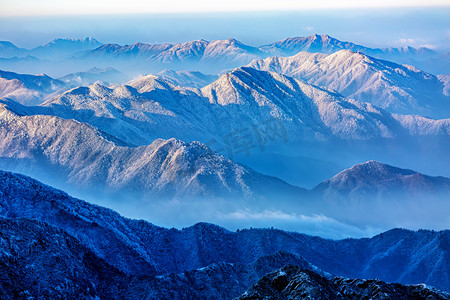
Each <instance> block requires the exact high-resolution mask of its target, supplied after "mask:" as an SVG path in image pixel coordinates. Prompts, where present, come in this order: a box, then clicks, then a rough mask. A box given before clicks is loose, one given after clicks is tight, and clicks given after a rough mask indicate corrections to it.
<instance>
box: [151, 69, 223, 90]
mask: <svg viewBox="0 0 450 300" xmlns="http://www.w3.org/2000/svg"><path fill="white" fill-rule="evenodd" d="M156 76H158V77H160V78H162V79H164V80H166V81H168V82H170V83H172V84H173V85H179V86H183V87H192V88H198V89H200V88H202V87H204V86H206V85H208V84H210V83H212V82H214V81H215V80H217V78H218V77H219V76H217V75H206V74H203V73H201V72H198V71H173V70H169V69H165V70H163V71H161V72H159V73H157V74H156Z"/></svg>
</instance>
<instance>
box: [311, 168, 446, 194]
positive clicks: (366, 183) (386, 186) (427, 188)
mask: <svg viewBox="0 0 450 300" xmlns="http://www.w3.org/2000/svg"><path fill="white" fill-rule="evenodd" d="M316 190H321V191H331V190H333V191H334V192H338V193H341V194H342V196H344V197H352V196H354V194H355V192H356V191H357V192H358V193H364V192H369V191H370V192H372V191H375V192H377V193H383V192H388V191H391V192H393V191H402V192H408V193H409V195H408V197H413V196H414V194H416V196H417V193H429V192H432V191H434V192H438V191H442V192H444V193H447V196H450V195H449V194H448V193H450V179H449V178H445V177H433V176H427V175H424V174H421V173H418V172H416V171H413V170H407V169H400V168H396V167H393V166H390V165H386V164H383V163H380V162H377V161H368V162H366V163H362V164H357V165H354V166H353V167H351V168H349V169H346V170H344V171H342V172H340V173H339V174H337V175H336V176H334V177H333V178H331V179H329V180H326V181H325V182H323V183H321V184H320V185H318V186H317V187H316ZM428 195H429V194H428ZM383 196H386V195H383ZM429 196H431V195H429Z"/></svg>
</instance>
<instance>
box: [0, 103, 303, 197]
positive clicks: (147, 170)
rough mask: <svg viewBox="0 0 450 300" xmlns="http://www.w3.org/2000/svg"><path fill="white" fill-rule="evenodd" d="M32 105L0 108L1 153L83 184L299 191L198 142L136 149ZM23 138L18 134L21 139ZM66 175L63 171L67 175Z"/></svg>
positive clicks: (240, 192)
mask: <svg viewBox="0 0 450 300" xmlns="http://www.w3.org/2000/svg"><path fill="white" fill-rule="evenodd" d="M30 111H31V112H33V108H32V109H30V110H27V108H26V107H23V106H20V105H18V104H14V103H9V104H8V103H6V104H5V103H2V104H1V106H0V124H1V126H0V136H1V139H0V156H1V157H2V158H11V159H18V160H19V159H27V160H29V161H30V163H31V164H32V165H35V164H39V163H42V164H44V165H54V166H58V167H60V168H62V169H63V170H64V171H65V172H67V174H68V175H67V176H68V180H69V182H71V183H73V184H75V185H78V186H80V187H85V188H95V187H96V188H98V189H99V190H100V191H102V190H106V189H108V190H126V191H130V192H137V193H143V194H158V195H164V196H178V197H181V196H210V197H215V196H217V197H227V196H231V195H234V196H239V197H244V198H252V197H256V196H258V195H259V196H263V195H264V193H267V192H268V191H270V189H272V188H273V189H274V192H275V191H281V190H283V189H285V191H286V192H288V193H289V191H295V190H296V189H295V188H294V187H292V186H290V185H288V184H286V183H284V182H282V181H281V180H278V179H276V178H272V177H268V176H263V175H261V174H258V173H256V172H254V171H253V170H251V169H248V168H245V167H242V166H240V165H237V164H235V163H233V162H231V161H230V160H228V159H225V158H224V157H222V156H220V155H218V154H216V153H215V152H213V151H211V150H210V149H208V148H207V147H206V146H204V145H202V144H200V143H198V142H192V143H184V142H181V141H179V140H176V139H169V140H161V139H158V140H155V141H154V142H153V143H151V144H150V145H146V146H141V147H137V148H129V147H123V146H120V145H121V144H122V145H123V142H121V141H120V140H118V139H116V138H113V137H112V136H110V135H108V134H105V133H104V132H101V131H99V130H98V129H96V128H95V127H92V126H90V125H87V124H85V123H79V122H77V121H74V120H71V119H69V120H65V119H61V118H58V117H54V116H46V115H33V114H32V113H30ZM18 137H20V138H18ZM63 174H64V173H63Z"/></svg>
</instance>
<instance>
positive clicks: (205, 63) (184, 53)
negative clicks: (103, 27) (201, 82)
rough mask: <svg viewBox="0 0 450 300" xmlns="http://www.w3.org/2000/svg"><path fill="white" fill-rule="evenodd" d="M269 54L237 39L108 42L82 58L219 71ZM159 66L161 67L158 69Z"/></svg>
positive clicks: (154, 67) (161, 67)
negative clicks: (156, 42)
mask: <svg viewBox="0 0 450 300" xmlns="http://www.w3.org/2000/svg"><path fill="white" fill-rule="evenodd" d="M260 57H266V55H265V54H264V53H263V52H261V51H260V50H258V49H257V48H255V47H251V46H247V45H245V44H243V43H241V42H239V41H237V40H235V39H227V40H214V41H211V42H208V41H205V40H196V41H190V42H185V43H179V44H154V45H150V44H143V43H136V44H133V45H125V46H120V45H117V44H105V45H103V46H101V47H99V48H97V49H94V50H92V51H90V52H88V53H86V54H83V55H82V56H81V57H80V58H82V59H84V60H101V61H105V62H111V63H112V64H114V61H115V60H119V62H120V61H121V62H124V61H125V62H131V63H133V65H136V67H137V68H138V69H139V70H141V69H142V65H145V66H147V68H151V69H153V70H157V71H159V70H163V69H166V68H168V67H169V68H174V69H178V70H179V69H182V70H183V69H196V70H202V71H206V72H213V73H217V72H220V71H221V70H224V69H229V68H234V67H238V66H241V65H245V64H247V63H249V62H250V61H252V60H253V59H256V58H260ZM158 69H159V70H158Z"/></svg>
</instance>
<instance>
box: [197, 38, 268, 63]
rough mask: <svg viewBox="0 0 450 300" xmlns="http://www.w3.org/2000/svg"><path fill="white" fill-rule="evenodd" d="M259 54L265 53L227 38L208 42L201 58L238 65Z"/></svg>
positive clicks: (259, 55) (257, 56)
mask: <svg viewBox="0 0 450 300" xmlns="http://www.w3.org/2000/svg"><path fill="white" fill-rule="evenodd" d="M261 56H265V54H264V53H263V52H261V51H260V50H258V49H257V48H255V47H251V46H247V45H245V44H243V43H241V42H239V41H238V40H235V39H227V40H216V41H212V42H210V43H209V44H208V46H207V47H206V49H205V52H204V55H203V57H202V59H203V60H206V61H211V62H219V63H220V62H224V61H225V62H227V63H232V65H237V66H239V65H243V64H245V62H246V61H252V60H253V59H256V58H259V57H261Z"/></svg>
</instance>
